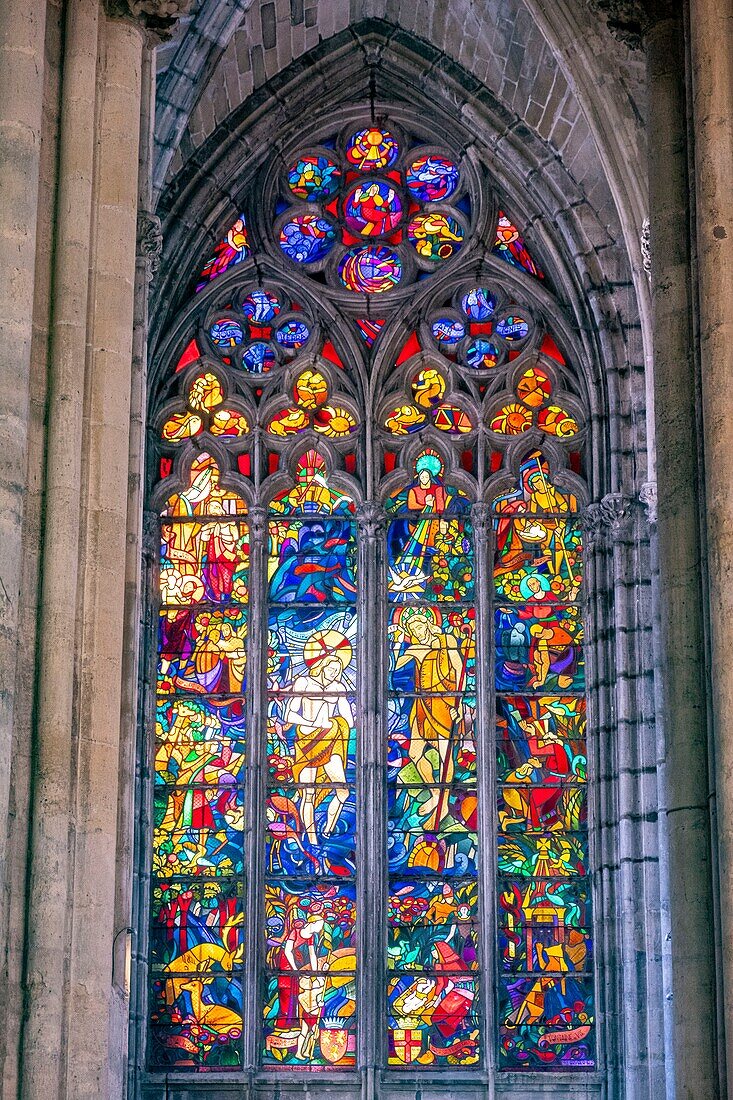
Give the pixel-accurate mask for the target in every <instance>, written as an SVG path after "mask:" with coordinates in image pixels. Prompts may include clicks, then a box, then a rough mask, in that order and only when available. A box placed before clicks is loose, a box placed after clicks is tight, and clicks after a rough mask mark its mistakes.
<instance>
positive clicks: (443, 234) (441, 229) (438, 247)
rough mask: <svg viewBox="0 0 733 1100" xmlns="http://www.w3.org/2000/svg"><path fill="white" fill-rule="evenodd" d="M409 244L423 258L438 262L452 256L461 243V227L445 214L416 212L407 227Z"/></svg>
mask: <svg viewBox="0 0 733 1100" xmlns="http://www.w3.org/2000/svg"><path fill="white" fill-rule="evenodd" d="M407 236H408V239H409V241H410V244H411V245H412V247H413V248H414V249H415V251H416V252H417V254H418V256H422V258H423V260H430V261H431V262H432V263H440V262H441V261H442V260H449V259H450V258H451V256H454V255H455V254H456V252H458V250H459V249H460V247H461V245H462V244H463V227H462V226H461V225H459V224H458V222H457V221H456V219H455V218H450V217H448V215H447V214H439V213H437V212H430V213H426V214H416V215H415V217H414V218H413V219H412V221H411V222H410V224H409V226H408V227H407Z"/></svg>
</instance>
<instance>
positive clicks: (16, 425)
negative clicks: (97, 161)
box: [0, 0, 46, 1075]
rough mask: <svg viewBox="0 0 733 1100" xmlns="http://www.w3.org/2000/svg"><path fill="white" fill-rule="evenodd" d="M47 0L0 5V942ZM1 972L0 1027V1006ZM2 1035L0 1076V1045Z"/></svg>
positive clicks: (0, 1015) (0, 940) (0, 937)
mask: <svg viewBox="0 0 733 1100" xmlns="http://www.w3.org/2000/svg"><path fill="white" fill-rule="evenodd" d="M45 27H46V4H45V0H39V3H36V4H28V3H27V2H26V0H4V2H3V4H2V5H0V196H2V201H1V202H0V271H1V272H2V273H3V274H2V279H0V410H1V412H0V454H1V455H2V468H1V470H0V759H2V760H3V761H4V764H3V767H1V768H0V883H2V884H3V885H2V894H0V944H2V945H3V946H2V947H0V953H1V957H3V958H4V954H5V953H4V942H5V936H6V934H7V933H6V927H7V921H6V913H7V907H8V904H9V899H8V896H7V886H6V884H7V883H8V877H7V874H6V862H5V861H6V851H5V846H6V825H7V822H8V811H9V801H8V800H9V791H10V774H11V761H12V759H13V727H14V722H13V713H14V701H15V677H16V654H17V643H18V626H19V619H18V606H19V602H20V587H21V562H22V555H23V546H22V537H23V510H24V509H23V502H24V496H25V490H26V478H27V468H26V460H27V454H26V449H27V440H28V421H29V405H30V373H31V338H32V330H33V296H34V286H35V268H36V223H37V215H38V196H39V172H40V160H41V126H42V116H43V88H44V35H45ZM4 969H5V968H4V967H3V970H2V975H1V976H0V1032H2V1033H4V1032H5V1027H4V1026H3V1020H4V1012H3V1006H5V1005H7V997H6V995H5V991H4V989H5V987H4ZM4 1045H5V1044H4V1043H3V1042H2V1040H0V1075H2V1050H3V1048H4Z"/></svg>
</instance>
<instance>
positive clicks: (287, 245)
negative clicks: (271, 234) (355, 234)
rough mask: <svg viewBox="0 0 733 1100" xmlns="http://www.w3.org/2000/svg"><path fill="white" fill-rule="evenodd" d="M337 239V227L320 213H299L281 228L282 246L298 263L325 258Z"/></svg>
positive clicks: (290, 257) (309, 262) (312, 261)
mask: <svg viewBox="0 0 733 1100" xmlns="http://www.w3.org/2000/svg"><path fill="white" fill-rule="evenodd" d="M335 240H336V230H335V228H334V227H333V225H331V223H330V222H329V221H327V220H326V219H325V218H322V217H321V216H320V215H319V214H298V215H296V216H295V217H294V218H291V220H290V221H288V222H285V224H284V225H283V227H282V229H281V230H280V247H281V248H282V250H283V252H284V253H285V255H286V256H287V257H288V258H289V259H291V260H293V261H294V262H295V263H298V264H316V263H319V262H320V261H321V260H325V258H326V256H327V255H328V253H329V252H330V251H331V249H332V248H333V244H334V241H335Z"/></svg>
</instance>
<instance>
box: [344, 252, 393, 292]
mask: <svg viewBox="0 0 733 1100" xmlns="http://www.w3.org/2000/svg"><path fill="white" fill-rule="evenodd" d="M338 270H339V279H340V280H341V283H342V285H343V286H345V287H346V289H347V290H351V291H353V292H354V293H355V294H384V293H385V292H386V291H388V290H392V288H393V287H395V286H397V284H398V283H399V281H400V279H401V278H402V261H401V260H400V257H399V255H398V254H397V252H395V251H394V249H392V248H387V247H386V245H368V246H367V247H366V248H359V247H356V248H350V249H349V250H348V251H347V252H346V253H344V255H343V257H342V259H341V262H340V264H339V269H338Z"/></svg>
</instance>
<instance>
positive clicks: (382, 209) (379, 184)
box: [344, 180, 402, 237]
mask: <svg viewBox="0 0 733 1100" xmlns="http://www.w3.org/2000/svg"><path fill="white" fill-rule="evenodd" d="M401 219H402V200H401V199H400V197H399V195H398V194H397V192H396V191H395V189H394V187H392V186H391V185H390V184H389V183H387V182H386V181H385V180H368V181H366V182H365V183H357V185H356V187H354V188H352V190H351V191H349V193H348V195H347V196H346V200H345V202H344V221H345V223H346V228H347V229H348V230H349V232H350V233H353V234H355V235H359V236H362V237H380V236H385V235H388V234H389V233H393V232H394V231H395V229H396V228H397V226H398V225H399V224H400V221H401Z"/></svg>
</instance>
